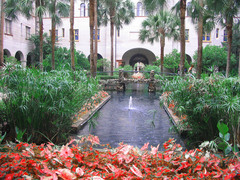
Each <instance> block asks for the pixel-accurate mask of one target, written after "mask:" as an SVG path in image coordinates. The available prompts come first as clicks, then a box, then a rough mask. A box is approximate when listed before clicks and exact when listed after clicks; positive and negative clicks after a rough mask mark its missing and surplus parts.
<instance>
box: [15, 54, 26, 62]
mask: <svg viewBox="0 0 240 180" xmlns="http://www.w3.org/2000/svg"><path fill="white" fill-rule="evenodd" d="M15 58H16V59H17V60H18V61H20V62H21V61H22V60H23V59H24V58H23V53H22V52H21V51H17V52H16V54H15Z"/></svg>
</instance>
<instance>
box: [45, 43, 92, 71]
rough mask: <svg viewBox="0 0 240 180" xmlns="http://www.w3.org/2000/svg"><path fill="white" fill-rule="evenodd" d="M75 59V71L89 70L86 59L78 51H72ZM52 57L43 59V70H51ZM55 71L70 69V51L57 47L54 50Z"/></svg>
mask: <svg viewBox="0 0 240 180" xmlns="http://www.w3.org/2000/svg"><path fill="white" fill-rule="evenodd" d="M74 57H75V69H76V70H80V69H85V70H89V69H90V63H89V61H88V58H87V57H86V56H85V55H84V54H83V53H82V52H80V51H76V50H75V51H74ZM51 60H52V56H51V54H49V55H48V56H47V57H46V59H44V62H43V65H44V68H45V70H47V71H50V70H51V69H52V65H51ZM55 69H56V70H61V69H69V70H70V69H71V53H70V49H67V48H65V47H57V48H56V50H55Z"/></svg>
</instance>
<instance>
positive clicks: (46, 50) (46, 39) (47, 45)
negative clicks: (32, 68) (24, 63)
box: [29, 33, 52, 66]
mask: <svg viewBox="0 0 240 180" xmlns="http://www.w3.org/2000/svg"><path fill="white" fill-rule="evenodd" d="M29 40H30V42H31V43H32V44H33V47H34V49H33V50H32V51H31V53H32V56H33V58H34V59H33V61H32V65H36V66H38V63H39V56H40V51H39V49H40V38H39V35H31V37H30V38H29ZM51 52H52V45H51V37H50V36H48V35H47V33H44V34H43V59H45V58H46V57H47V56H48V55H49V54H51Z"/></svg>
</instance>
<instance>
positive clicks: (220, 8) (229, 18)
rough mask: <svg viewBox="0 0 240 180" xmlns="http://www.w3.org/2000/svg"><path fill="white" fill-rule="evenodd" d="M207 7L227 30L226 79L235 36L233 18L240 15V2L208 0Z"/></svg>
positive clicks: (236, 0)
mask: <svg viewBox="0 0 240 180" xmlns="http://www.w3.org/2000/svg"><path fill="white" fill-rule="evenodd" d="M206 1H207V5H208V6H209V7H210V8H211V9H213V10H214V11H215V12H216V19H217V20H219V21H220V22H221V23H222V25H223V26H224V27H226V30H227V43H228V57H227V66H226V77H228V76H229V72H230V62H231V61H230V60H231V49H232V36H233V18H234V17H235V16H237V15H238V14H239V9H240V1H239V0H206Z"/></svg>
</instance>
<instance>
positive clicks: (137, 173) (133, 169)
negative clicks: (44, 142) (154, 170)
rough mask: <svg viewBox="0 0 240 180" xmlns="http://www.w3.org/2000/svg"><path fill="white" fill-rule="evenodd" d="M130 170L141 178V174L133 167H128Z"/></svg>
mask: <svg viewBox="0 0 240 180" xmlns="http://www.w3.org/2000/svg"><path fill="white" fill-rule="evenodd" d="M130 169H131V171H132V172H133V173H134V174H135V175H137V176H138V177H140V178H143V175H142V172H141V171H140V170H139V169H138V168H137V167H136V166H134V165H133V166H132V167H130Z"/></svg>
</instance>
